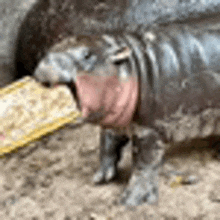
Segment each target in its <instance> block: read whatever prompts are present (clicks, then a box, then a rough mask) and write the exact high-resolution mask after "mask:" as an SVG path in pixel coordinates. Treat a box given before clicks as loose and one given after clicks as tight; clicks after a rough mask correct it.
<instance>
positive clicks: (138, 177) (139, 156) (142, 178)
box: [121, 127, 165, 206]
mask: <svg viewBox="0 0 220 220" xmlns="http://www.w3.org/2000/svg"><path fill="white" fill-rule="evenodd" d="M138 130H139V131H138V133H136V132H135V133H136V135H135V136H134V138H133V163H134V164H133V171H132V175H131V178H130V180H129V184H128V187H127V189H126V190H125V191H124V193H123V194H122V198H121V203H122V204H124V205H128V206H135V205H140V204H142V203H145V202H146V203H149V204H153V203H156V202H157V201H158V172H159V168H160V166H161V164H162V159H163V155H164V151H165V145H164V143H163V142H162V140H161V138H160V135H159V134H158V133H157V132H156V131H154V130H153V129H147V128H143V127H141V128H140V127H139V128H138Z"/></svg>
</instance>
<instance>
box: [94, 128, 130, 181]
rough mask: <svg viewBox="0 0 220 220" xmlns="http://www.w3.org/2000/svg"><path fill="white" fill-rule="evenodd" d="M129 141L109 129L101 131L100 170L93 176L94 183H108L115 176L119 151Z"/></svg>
mask: <svg viewBox="0 0 220 220" xmlns="http://www.w3.org/2000/svg"><path fill="white" fill-rule="evenodd" d="M128 141H129V138H128V137H127V136H126V135H119V134H116V133H115V132H114V130H111V129H102V132H101V141H100V145H101V146H100V168H99V170H98V171H97V172H96V174H95V176H94V182H95V183H103V182H109V181H111V180H112V179H114V178H115V176H116V175H117V164H118V162H119V160H120V158H121V150H122V148H123V146H125V145H126V144H127V143H128Z"/></svg>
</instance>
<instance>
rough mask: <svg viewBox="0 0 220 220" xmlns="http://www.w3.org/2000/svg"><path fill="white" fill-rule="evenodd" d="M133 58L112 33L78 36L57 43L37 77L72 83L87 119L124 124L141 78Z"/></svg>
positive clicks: (127, 118)
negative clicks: (134, 67)
mask: <svg viewBox="0 0 220 220" xmlns="http://www.w3.org/2000/svg"><path fill="white" fill-rule="evenodd" d="M130 58H131V50H130V49H129V48H128V47H127V46H126V45H123V43H120V42H116V41H115V39H114V38H113V37H111V36H109V35H105V36H100V37H97V36H79V37H77V38H76V37H75V38H69V39H65V40H64V41H62V42H61V43H59V44H57V45H55V46H54V47H53V48H52V49H51V50H50V51H49V52H48V53H47V55H46V56H45V57H44V58H43V59H42V60H41V62H40V63H39V65H38V66H37V68H36V70H35V72H34V76H35V77H36V78H37V80H39V81H40V82H42V83H45V84H50V85H55V84H67V85H69V86H71V88H72V91H74V93H75V94H74V95H75V98H76V100H77V102H78V106H79V108H80V109H81V111H82V114H83V118H85V119H86V120H87V121H90V122H95V123H99V124H101V125H103V126H107V127H125V126H127V125H128V124H129V123H130V122H131V120H132V117H133V114H134V111H135V109H136V106H137V98H138V79H137V76H136V74H135V71H134V70H133V68H132V65H131V62H130Z"/></svg>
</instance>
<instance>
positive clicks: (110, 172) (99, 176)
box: [93, 164, 117, 184]
mask: <svg viewBox="0 0 220 220" xmlns="http://www.w3.org/2000/svg"><path fill="white" fill-rule="evenodd" d="M116 175H117V167H116V165H114V164H111V165H108V166H107V167H105V166H104V167H100V169H99V170H98V171H97V172H96V173H95V175H94V177H93V182H94V183H96V184H100V183H107V182H110V181H112V180H113V179H115V177H116Z"/></svg>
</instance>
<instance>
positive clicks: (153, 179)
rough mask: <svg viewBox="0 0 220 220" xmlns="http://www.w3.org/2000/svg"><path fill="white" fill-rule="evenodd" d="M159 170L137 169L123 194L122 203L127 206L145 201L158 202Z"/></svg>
mask: <svg viewBox="0 0 220 220" xmlns="http://www.w3.org/2000/svg"><path fill="white" fill-rule="evenodd" d="M157 177H158V172H157V171H155V170H152V169H146V170H144V171H143V170H142V171H137V172H136V173H134V174H133V175H132V177H131V179H130V181H129V184H128V187H127V189H126V190H125V191H124V193H123V194H122V197H121V200H120V203H121V204H123V205H127V206H137V205H141V204H143V203H148V204H155V203H157V202H158V178H157Z"/></svg>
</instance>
